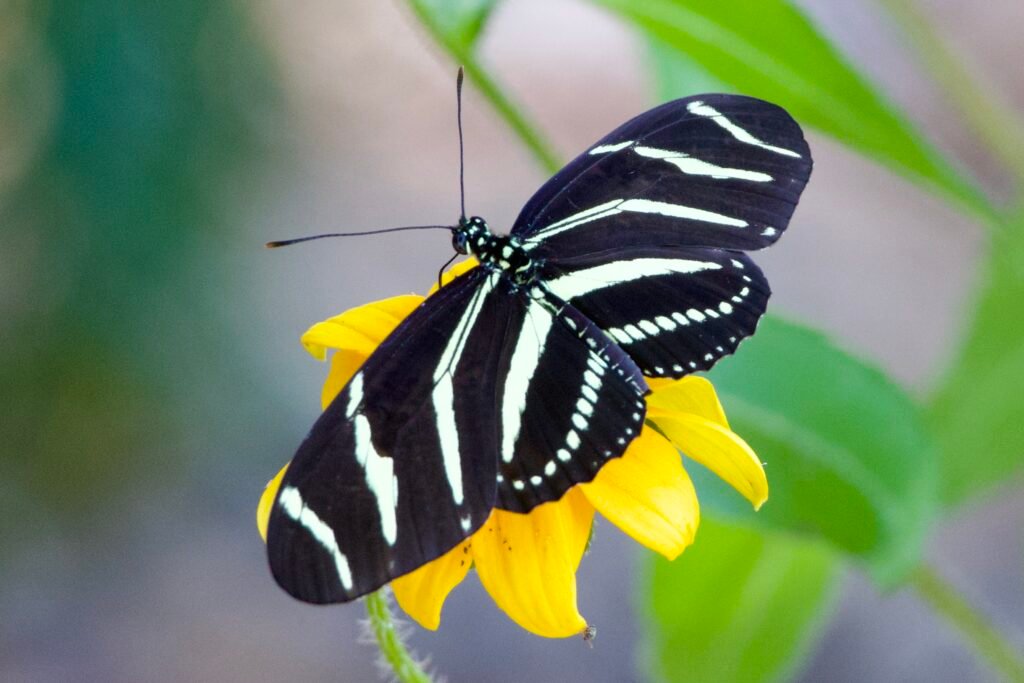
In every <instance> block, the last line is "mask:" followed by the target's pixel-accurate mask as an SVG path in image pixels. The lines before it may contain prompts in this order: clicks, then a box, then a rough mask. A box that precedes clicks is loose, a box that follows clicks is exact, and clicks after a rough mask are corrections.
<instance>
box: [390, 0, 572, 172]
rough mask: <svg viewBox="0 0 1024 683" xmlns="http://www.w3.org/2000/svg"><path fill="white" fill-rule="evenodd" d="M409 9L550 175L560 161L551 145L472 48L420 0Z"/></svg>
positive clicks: (410, 0)
mask: <svg viewBox="0 0 1024 683" xmlns="http://www.w3.org/2000/svg"><path fill="white" fill-rule="evenodd" d="M409 6H410V7H411V8H412V11H413V13H415V15H416V18H417V19H418V20H419V22H420V24H421V25H422V26H423V27H424V28H425V29H426V31H427V33H429V34H430V37H431V38H432V39H433V40H434V41H435V42H436V43H437V44H438V45H440V46H441V47H442V48H443V49H444V50H445V52H447V53H448V54H449V56H451V58H452V59H453V60H454V61H455V62H456V63H457V64H461V65H462V66H463V67H464V68H465V69H466V75H467V76H468V79H467V82H468V83H470V84H471V85H473V86H474V87H475V88H476V89H477V90H479V91H480V92H481V93H482V94H483V96H484V97H485V98H486V99H487V101H488V102H490V103H491V105H492V106H493V107H494V109H495V110H496V111H497V112H498V114H499V115H500V116H501V118H503V119H504V120H505V123H507V124H508V125H509V127H510V128H512V130H513V131H514V132H515V133H516V135H518V136H519V139H520V140H521V141H522V143H523V144H524V145H526V148H527V149H529V150H530V152H532V153H533V156H534V157H535V158H536V159H537V161H538V162H540V165H541V166H542V167H543V168H544V170H545V171H547V172H548V173H552V174H553V173H554V172H555V171H557V170H558V169H560V168H561V167H562V162H561V160H560V159H559V156H558V154H557V153H555V151H554V149H553V148H552V146H551V144H550V143H549V142H548V141H547V139H546V138H545V137H544V136H543V135H542V134H541V132H540V129H539V128H538V127H537V126H536V125H534V124H533V122H531V121H530V120H529V118H528V117H527V115H526V114H525V113H524V112H523V110H522V109H520V108H519V107H517V106H516V105H515V104H514V103H513V102H512V100H510V99H509V98H508V97H506V96H505V93H504V91H503V90H502V88H501V86H499V85H498V83H497V82H496V81H495V80H494V77H493V76H491V74H490V73H489V72H488V70H487V69H486V67H484V66H483V65H482V64H481V63H480V61H479V60H478V59H477V58H476V55H475V54H473V51H472V49H471V47H469V46H463V45H461V44H460V43H459V39H458V38H456V37H454V36H453V35H451V34H450V33H448V32H446V31H445V30H444V29H443V28H442V27H441V26H440V24H438V21H437V18H436V17H435V16H434V14H433V12H431V11H430V9H428V8H427V7H426V6H425V4H424V2H423V0H409Z"/></svg>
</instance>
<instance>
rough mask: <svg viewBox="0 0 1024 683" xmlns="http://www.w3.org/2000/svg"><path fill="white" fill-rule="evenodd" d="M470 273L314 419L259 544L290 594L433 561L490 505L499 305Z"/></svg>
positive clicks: (327, 596)
mask: <svg viewBox="0 0 1024 683" xmlns="http://www.w3.org/2000/svg"><path fill="white" fill-rule="evenodd" d="M501 283H502V278H501V276H500V275H499V274H497V273H493V272H487V271H484V270H483V269H481V268H476V269H474V270H472V271H470V272H469V273H467V274H465V275H464V276H462V277H460V278H457V279H456V280H455V281H454V282H452V283H451V284H450V285H448V286H446V287H444V288H442V289H441V290H440V292H438V293H437V294H436V295H434V296H433V297H430V298H429V299H427V300H426V301H425V302H424V303H423V305H422V306H421V307H420V308H418V309H417V310H416V311H414V312H413V313H412V315H410V316H409V317H408V318H406V320H405V321H403V322H402V324H401V325H399V327H398V328H397V329H396V330H395V331H394V332H393V333H392V334H391V335H390V336H389V337H388V338H387V339H386V340H385V341H384V342H383V343H382V344H381V345H380V347H379V348H378V349H377V350H376V351H375V352H374V353H373V354H372V355H371V356H370V358H369V359H368V360H367V362H366V363H365V364H364V366H363V367H362V368H361V369H360V370H359V371H358V372H357V373H356V374H355V375H354V376H353V378H352V380H351V381H350V382H349V383H348V385H347V386H346V387H345V388H344V389H343V390H342V391H341V393H340V394H339V395H338V397H337V398H336V399H335V400H334V401H333V402H332V403H331V405H330V406H328V408H327V410H326V411H325V412H324V413H323V414H322V415H321V417H320V419H319V420H317V422H316V423H315V424H314V425H313V428H312V430H311V431H310V433H309V436H308V437H307V438H306V440H305V441H304V442H303V443H302V445H301V446H300V447H299V450H298V452H297V453H296V455H295V458H294V459H293V460H292V463H291V465H290V466H289V468H288V471H287V473H286V475H285V477H284V480H283V481H282V483H281V487H280V490H279V492H278V495H277V499H276V500H275V503H274V505H273V508H272V511H271V516H270V524H269V530H268V536H267V549H268V556H269V560H270V567H271V570H272V572H273V575H274V577H275V578H276V580H277V582H278V583H279V584H280V585H281V586H282V587H283V588H284V589H285V590H286V591H288V592H289V593H290V594H292V595H293V596H295V597H296V598H299V599H300V600H304V601H307V602H313V603H329V602H344V601H348V600H352V599H354V598H356V597H359V596H361V595H364V594H366V593H369V592H371V591H373V590H376V589H377V588H379V587H380V586H382V585H384V584H385V583H387V582H388V581H390V580H391V579H394V578H396V577H398V576H401V575H403V574H405V573H407V572H409V571H412V570H413V569H416V568H417V567H419V566H421V565H422V564H424V563H426V562H428V561H430V560H432V559H434V558H436V557H439V556H440V555H442V554H443V553H445V552H446V551H448V550H449V549H450V548H452V547H454V546H455V545H456V544H458V543H459V541H461V540H462V539H464V538H466V537H467V536H468V535H470V534H471V533H472V532H473V531H475V530H476V529H477V528H478V527H479V526H480V525H481V524H483V522H484V521H485V520H486V519H487V516H488V515H489V514H490V511H491V509H492V507H493V505H494V500H495V489H496V486H495V481H496V465H497V462H496V461H497V457H496V454H497V449H498V427H497V407H496V403H495V401H496V399H495V396H496V378H497V376H498V368H497V363H498V359H499V358H500V356H501V354H500V349H501V348H502V346H503V344H504V340H505V336H506V333H507V325H508V320H509V314H508V310H507V309H508V307H509V302H511V301H514V299H513V298H511V297H509V296H508V295H507V293H504V292H500V291H499V290H500V289H501Z"/></svg>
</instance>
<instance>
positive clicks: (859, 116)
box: [595, 0, 992, 216]
mask: <svg viewBox="0 0 1024 683" xmlns="http://www.w3.org/2000/svg"><path fill="white" fill-rule="evenodd" d="M595 2H597V3H598V4H600V5H603V6H604V7H607V8H609V9H611V10H613V11H615V12H617V13H619V14H621V15H622V16H623V17H625V18H627V19H629V20H630V21H632V22H633V23H634V24H636V26H637V27H639V28H640V29H641V30H642V31H643V32H644V33H645V34H646V35H647V36H649V37H651V38H653V39H655V40H658V41H661V42H662V43H664V44H666V45H668V46H671V48H673V49H674V50H676V51H677V52H679V53H680V54H682V55H686V56H688V58H690V59H692V60H693V61H695V62H697V63H698V64H700V65H701V66H702V67H703V68H704V69H705V70H706V71H707V72H708V73H709V74H710V75H712V76H713V77H714V78H716V79H718V80H719V81H721V82H722V83H724V84H726V85H727V86H728V87H729V88H730V89H733V90H735V91H737V92H742V93H744V94H747V95H754V96H756V97H761V98H764V99H766V100H770V101H772V102H776V103H778V104H780V105H782V106H783V107H785V108H786V109H788V110H789V111H790V113H791V114H793V116H794V117H795V118H796V119H797V120H798V121H800V122H801V123H802V124H805V125H809V126H813V127H815V128H818V129H819V130H821V131H823V132H825V133H828V134H829V135H833V136H835V137H836V138H838V139H839V140H840V141H842V142H844V143H845V144H847V145H849V146H850V147H852V148H854V149H855V150H857V151H858V152H860V153H862V154H866V155H868V156H870V157H873V158H874V159H876V160H878V161H881V162H882V163H884V164H886V165H887V166H889V167H891V168H893V169H894V170H896V171H897V172H899V173H902V174H903V175H906V176H908V177H909V178H911V179H913V180H915V181H917V182H923V183H925V184H926V185H928V186H929V187H932V188H933V189H937V190H941V191H942V192H944V193H945V194H946V196H947V197H949V198H952V199H954V200H956V201H958V202H960V203H962V204H963V205H965V206H966V207H968V208H970V209H972V210H973V211H975V212H977V213H979V214H982V215H984V216H990V215H992V210H991V208H990V206H989V204H988V202H987V201H986V199H985V198H984V197H983V196H982V195H981V194H980V193H979V191H978V190H977V189H976V188H975V187H974V186H973V185H972V184H970V183H969V182H967V181H966V180H965V179H964V178H963V176H961V175H960V174H959V173H958V172H957V171H956V170H955V169H954V168H953V167H952V166H951V165H950V164H949V163H948V162H947V161H946V160H945V159H944V158H943V157H942V156H941V155H940V154H939V153H938V152H937V151H936V150H935V148H934V147H932V146H931V145H930V144H929V143H928V142H927V141H926V140H925V139H924V137H923V136H922V135H921V134H920V133H919V132H918V131H917V130H916V128H915V127H914V126H913V125H912V124H911V123H910V122H908V121H907V120H906V119H905V118H904V117H903V116H902V115H901V114H900V113H899V112H898V111H897V110H896V109H895V108H894V107H893V106H892V105H891V104H889V103H888V102H887V101H886V99H885V98H884V97H883V96H882V95H881V94H880V93H879V92H878V90H876V89H875V88H874V87H873V86H872V85H871V84H870V83H869V82H868V81H867V80H866V79H865V78H863V77H861V76H860V75H859V74H858V73H857V71H856V70H855V69H853V68H852V67H851V66H850V65H849V64H848V63H847V61H846V59H845V58H844V57H843V56H842V55H841V54H840V53H839V52H838V50H836V48H834V47H833V46H832V45H831V44H830V42H829V41H828V40H827V39H826V38H825V37H824V36H822V34H821V33H819V32H818V30H817V29H816V28H815V27H814V25H813V24H811V22H810V21H808V19H807V18H806V17H805V16H804V15H803V13H802V12H801V11H800V10H798V9H797V8H796V7H794V6H793V5H792V4H790V3H789V2H786V1H785V0H735V1H734V2H706V1H704V0H645V2H630V1H629V0H595ZM665 67H666V65H665V64H664V63H663V64H662V65H661V67H660V68H659V70H658V73H659V77H660V78H666V79H669V80H670V82H672V80H673V79H674V77H673V76H672V75H671V70H670V69H667V68H665ZM682 68H689V66H688V65H687V64H683V65H682ZM690 92H692V91H690V90H688V89H687V90H684V91H676V93H675V94H674V96H675V97H680V96H683V95H685V94H689V93H690Z"/></svg>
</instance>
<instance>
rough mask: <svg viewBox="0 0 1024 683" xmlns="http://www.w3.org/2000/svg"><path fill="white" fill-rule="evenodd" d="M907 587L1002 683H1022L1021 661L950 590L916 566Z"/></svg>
mask: <svg viewBox="0 0 1024 683" xmlns="http://www.w3.org/2000/svg"><path fill="white" fill-rule="evenodd" d="M910 585H911V586H913V588H914V590H915V591H917V594H918V595H919V596H920V597H921V599H922V600H924V601H925V602H927V603H928V604H929V605H930V606H931V607H932V609H934V610H935V611H936V612H937V613H938V614H940V615H942V616H943V617H945V618H946V620H947V621H948V622H949V623H951V624H952V625H953V626H955V627H956V628H957V629H958V630H959V631H960V633H961V634H962V635H963V636H964V638H965V639H966V640H967V642H968V643H970V645H971V646H972V647H973V648H974V652H975V653H976V654H977V655H978V657H980V658H981V659H983V660H984V661H985V662H986V663H988V665H989V666H991V667H992V669H993V670H995V671H998V672H999V673H1001V674H1002V675H1003V676H1004V677H1005V678H1006V680H1008V681H1013V683H1024V658H1022V657H1021V654H1020V649H1019V648H1017V647H1014V646H1013V644H1012V643H1010V642H1009V641H1008V640H1007V639H1006V637H1005V636H1003V634H1001V633H1000V632H999V631H998V629H996V628H995V626H993V625H992V623H991V622H990V621H989V620H988V618H987V617H985V615H984V614H982V613H981V612H979V611H978V610H977V609H976V608H975V607H974V606H973V605H972V604H971V603H970V602H969V601H968V600H967V598H965V597H964V596H963V595H962V594H961V593H960V592H959V591H958V590H957V589H956V588H955V587H954V586H952V585H951V584H950V583H949V582H947V581H946V580H945V579H943V578H942V577H941V576H939V575H938V574H937V573H936V572H935V571H934V570H933V569H932V568H931V567H929V566H927V565H921V566H919V567H918V568H917V569H916V570H915V571H914V573H913V574H912V575H911V577H910Z"/></svg>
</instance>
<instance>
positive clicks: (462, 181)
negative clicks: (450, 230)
mask: <svg viewBox="0 0 1024 683" xmlns="http://www.w3.org/2000/svg"><path fill="white" fill-rule="evenodd" d="M465 73H466V72H465V70H464V69H463V68H462V67H461V66H460V67H459V75H458V76H456V77H455V117H456V119H457V120H458V126H459V207H460V210H461V211H460V214H459V215H460V217H461V218H463V219H465V218H466V156H465V151H464V150H463V145H462V80H463V78H464V77H465Z"/></svg>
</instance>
